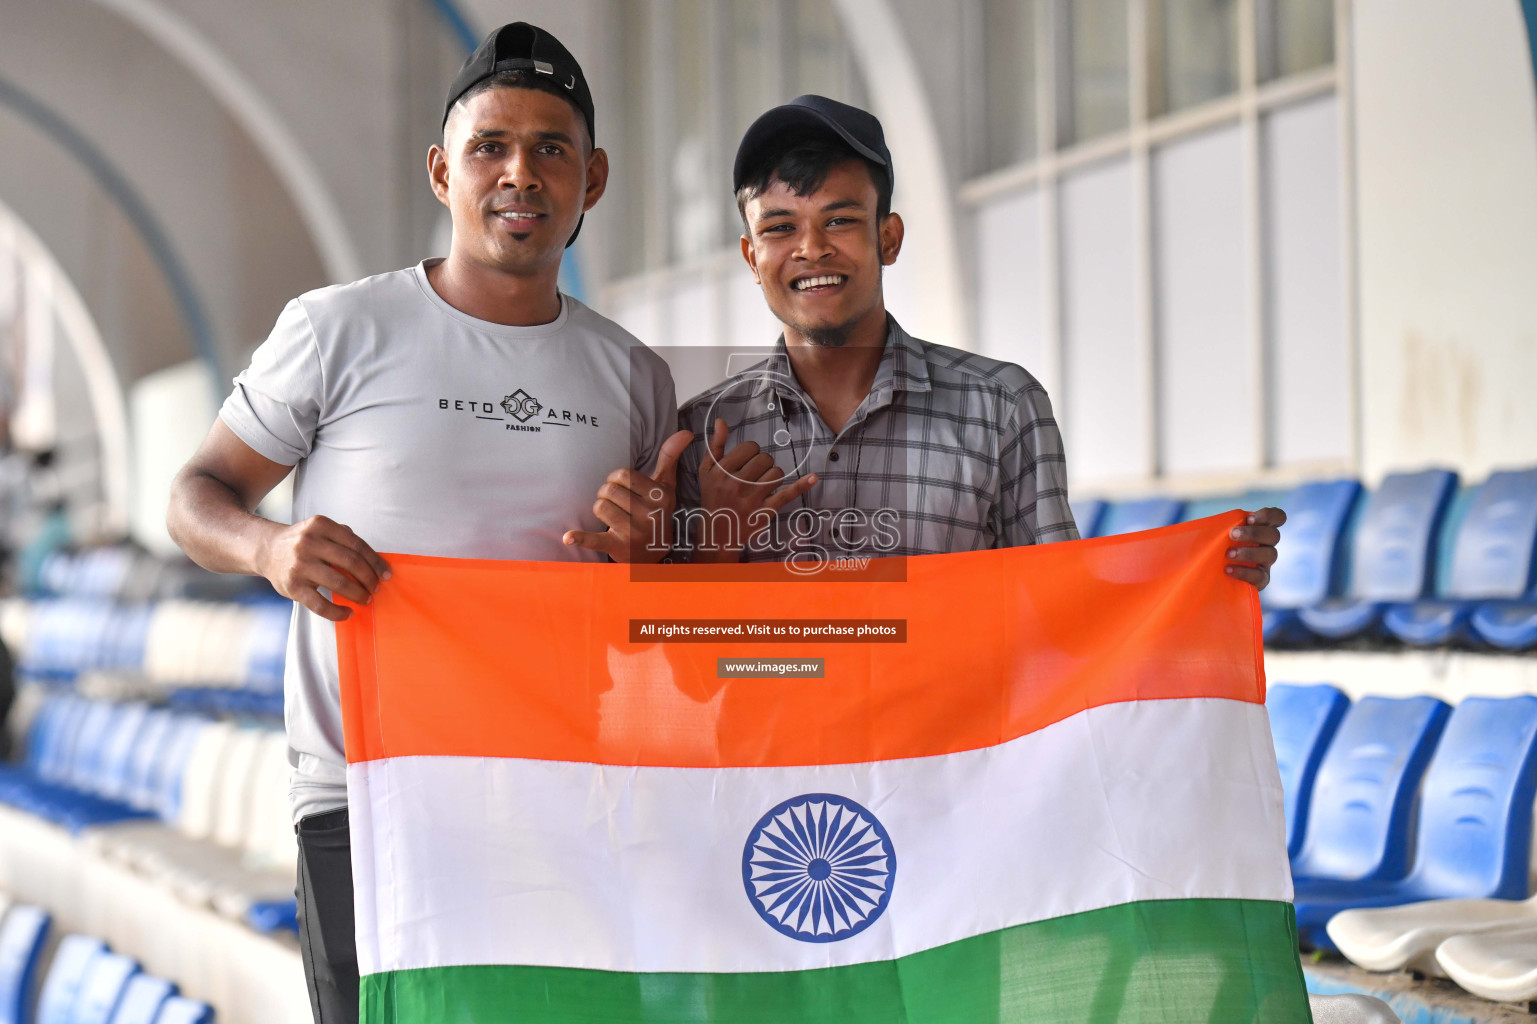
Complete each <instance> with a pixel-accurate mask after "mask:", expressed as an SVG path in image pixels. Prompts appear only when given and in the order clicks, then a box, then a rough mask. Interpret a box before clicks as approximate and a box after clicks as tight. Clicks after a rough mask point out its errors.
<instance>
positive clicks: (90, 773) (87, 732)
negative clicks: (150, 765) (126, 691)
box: [0, 697, 147, 832]
mask: <svg viewBox="0 0 1537 1024" xmlns="http://www.w3.org/2000/svg"><path fill="white" fill-rule="evenodd" d="M51 703H52V702H51ZM57 703H59V704H61V705H63V706H62V707H61V708H59V709H57V710H51V711H50V712H49V713H48V715H47V716H46V717H45V718H44V720H43V721H42V722H41V723H39V726H38V728H37V729H36V730H34V733H33V736H34V738H35V740H36V744H37V745H38V747H39V748H40V749H39V750H38V751H36V752H35V753H36V758H37V759H36V765H37V767H36V770H35V771H34V770H25V769H24V770H22V771H14V770H13V771H9V772H6V773H4V774H3V776H0V802H3V803H6V804H9V805H10V806H12V807H16V808H19V809H21V810H24V811H26V812H28V813H29V814H34V815H37V816H38V817H41V818H45V819H47V820H48V821H51V822H53V823H54V824H56V825H60V826H62V827H64V828H67V829H69V830H70V831H72V832H78V831H80V830H81V829H84V828H88V827H90V826H92V825H99V824H105V823H107V822H113V821H124V820H128V819H130V818H139V817H145V816H146V814H147V812H144V811H139V810H135V809H134V808H133V807H130V806H129V805H128V804H126V803H123V802H121V801H119V800H114V799H108V798H107V797H105V796H102V795H100V792H99V789H100V787H102V786H103V785H105V784H108V781H109V780H108V776H109V774H111V773H112V772H116V773H118V774H119V775H121V774H123V773H124V772H126V754H127V751H126V749H120V748H118V747H116V746H114V740H115V739H116V736H117V732H118V730H119V729H136V728H137V726H138V725H140V724H142V720H143V714H144V710H145V709H144V707H143V706H142V705H128V704H111V703H108V702H105V701H84V700H80V699H79V698H75V697H62V698H59V699H58V701H57ZM109 751H110V752H111V753H112V754H113V756H114V757H118V758H119V760H117V761H115V762H109V761H107V760H106V759H105V756H104V755H105V754H106V753H107V752H109ZM29 758H30V753H29ZM113 784H115V781H114V782H113Z"/></svg>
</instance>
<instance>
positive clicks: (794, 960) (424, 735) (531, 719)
mask: <svg viewBox="0 0 1537 1024" xmlns="http://www.w3.org/2000/svg"><path fill="white" fill-rule="evenodd" d="M1237 521H1238V514H1237V513H1233V514H1229V515H1227V516H1222V517H1216V518H1214V519H1208V520H1200V521H1197V522H1192V523H1186V524H1183V525H1180V526H1174V527H1170V528H1168V529H1165V530H1158V531H1154V532H1150V533H1144V534H1136V535H1131V536H1126V537H1111V538H1105V539H1101V540H1091V541H1084V542H1080V543H1074V544H1053V545H1049V546H1042V547H1036V548H1018V549H1012V550H1003V551H987V552H976V553H971V554H958V555H939V556H929V557H922V558H912V559H908V560H907V563H906V578H905V580H904V579H900V578H897V579H893V578H891V574H889V573H887V574H885V575H884V576H882V575H881V574H874V575H872V574H869V573H864V574H861V573H857V572H856V573H837V572H833V571H831V570H829V571H827V572H824V573H821V574H818V575H816V576H813V577H812V578H811V579H809V580H807V579H804V578H801V579H797V578H793V577H791V576H790V575H788V574H786V573H784V570H783V569H782V568H780V567H774V566H761V565H759V566H745V567H741V570H740V576H739V577H737V578H734V579H732V580H729V581H726V582H720V581H719V580H718V579H716V580H707V579H705V578H703V576H702V575H700V573H701V572H702V571H704V570H707V569H709V568H710V567H689V566H680V567H676V569H675V570H674V569H673V568H672V567H668V568H667V569H666V570H665V571H663V572H660V573H652V574H650V575H647V576H645V577H642V576H641V575H640V574H632V573H631V571H630V569H629V568H628V567H626V566H622V565H591V564H577V563H571V564H567V563H530V562H487V561H462V560H450V559H436V558H421V557H412V556H402V555H393V556H389V560H390V563H391V565H392V567H393V570H394V577H393V579H392V580H391V581H390V582H389V583H387V584H386V585H385V586H384V587H382V588H381V589H380V591H379V593H378V594H377V595H376V597H375V599H374V600H373V602H372V603H371V604H370V605H369V606H367V607H363V608H359V609H358V610H357V613H356V614H355V615H354V616H353V617H352V618H351V619H350V620H349V621H348V622H346V623H344V624H343V625H342V626H341V627H340V628H339V629H338V631H337V643H338V651H339V655H340V665H341V685H342V695H343V702H344V709H345V719H346V727H347V757H348V762H349V766H348V784H349V804H350V807H351V812H352V813H351V818H352V842H353V864H354V875H355V886H356V901H357V938H358V962H359V968H360V970H361V972H362V975H363V978H362V1019H363V1020H364V1021H365V1022H367V1024H381V1022H410V1024H416V1022H423V1024H425V1022H433V1024H470V1022H477V1024H488V1022H492V1021H519V1022H551V1024H554V1022H562V1024H565V1022H572V1024H574V1022H705V1021H719V1022H734V1024H735V1022H764V1024H768V1022H773V1024H784V1022H792V1021H793V1022H827V1024H865V1022H869V1024H900V1022H913V1024H917V1022H951V1021H953V1022H958V1024H959V1022H966V1024H973V1022H984V1021H986V1022H1021V1024H1024V1022H1030V1024H1047V1022H1058V1021H1060V1022H1064V1024H1066V1022H1072V1024H1082V1022H1085V1021H1092V1022H1100V1021H1106V1022H1108V1021H1159V1022H1180V1024H1188V1022H1194V1021H1202V1022H1212V1024H1237V1022H1244V1021H1263V1022H1297V1021H1307V1020H1309V1016H1308V1009H1307V1000H1306V995H1305V992H1304V989H1303V982H1302V974H1301V968H1300V966H1299V963H1298V958H1297V947H1296V944H1295V943H1296V939H1295V925H1294V920H1293V913H1292V907H1291V904H1290V902H1289V900H1290V898H1291V876H1290V872H1289V869H1288V865H1287V859H1286V847H1285V840H1284V832H1283V825H1282V809H1281V808H1282V803H1281V784H1280V780H1279V776H1278V773H1277V770H1276V764H1275V755H1274V752H1273V749H1272V745H1271V739H1270V732H1269V727H1268V722H1267V719H1266V715H1265V709H1264V706H1263V700H1264V677H1263V667H1262V659H1261V648H1260V644H1259V640H1258V620H1259V614H1258V602H1257V600H1256V597H1255V594H1254V591H1253V589H1252V588H1250V587H1248V586H1246V585H1245V584H1242V583H1239V582H1237V581H1235V580H1232V579H1230V578H1228V577H1227V576H1226V575H1225V574H1224V573H1223V572H1222V571H1221V564H1222V562H1223V551H1224V549H1225V548H1226V547H1227V545H1228V540H1227V531H1228V529H1229V528H1230V527H1232V526H1233V525H1234V524H1235V523H1236V522H1237ZM717 575H718V573H717ZM872 622H881V623H887V624H891V623H900V624H902V625H903V629H901V630H900V631H898V633H897V634H895V635H891V634H883V635H881V636H878V637H877V639H875V640H873V641H872V640H871V639H869V638H868V636H867V637H866V638H861V639H858V640H852V642H851V637H850V635H849V634H847V633H843V632H840V631H841V630H843V629H847V628H851V624H857V623H872ZM658 624H663V625H666V624H673V625H677V626H679V629H676V630H671V631H669V630H659V629H657V628H656V627H657V625H658ZM829 624H834V625H835V626H836V628H835V629H834V630H832V631H831V632H829V631H827V630H825V629H824V628H823V627H825V626H827V625H829ZM840 624H841V625H840ZM648 626H650V627H652V628H651V629H650V630H649V631H648V629H647V627H648ZM748 626H757V627H758V628H759V631H750V630H747V629H746V627H748ZM669 634H670V635H669ZM653 637H655V638H656V639H652V638H653ZM764 659H784V660H786V661H790V662H793V663H794V667H795V668H796V670H797V671H801V670H806V671H811V670H813V669H814V667H816V666H817V663H818V661H820V671H821V676H820V677H801V676H799V675H796V676H789V675H784V676H781V675H776V674H774V670H772V668H765V667H764V666H763V665H762V664H761V663H762V662H763V661H764ZM743 665H746V666H747V668H748V671H749V672H751V674H750V675H744V674H743V670H742V666H743Z"/></svg>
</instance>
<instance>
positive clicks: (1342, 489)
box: [1260, 480, 1361, 609]
mask: <svg viewBox="0 0 1537 1024" xmlns="http://www.w3.org/2000/svg"><path fill="white" fill-rule="evenodd" d="M1360 495H1361V484H1360V482H1359V481H1356V480H1327V481H1315V482H1313V483H1306V484H1302V485H1301V486H1299V487H1297V488H1295V489H1293V490H1292V491H1291V493H1289V494H1288V495H1287V496H1286V497H1285V498H1284V499H1283V504H1282V506H1281V507H1282V508H1284V509H1285V510H1286V526H1285V527H1284V529H1283V533H1282V538H1281V545H1280V552H1279V553H1280V557H1279V558H1278V559H1277V560H1276V564H1275V567H1274V568H1273V569H1271V571H1270V585H1269V586H1268V587H1266V588H1265V589H1264V590H1263V591H1261V594H1260V596H1261V598H1262V599H1263V602H1264V604H1265V607H1266V608H1275V609H1290V608H1306V607H1308V606H1309V605H1315V604H1318V603H1319V602H1320V601H1322V600H1324V598H1326V597H1330V596H1335V595H1338V594H1341V593H1343V591H1344V584H1345V581H1346V569H1345V566H1346V562H1345V559H1344V558H1343V557H1342V555H1341V553H1342V552H1343V551H1344V550H1345V540H1346V536H1347V527H1348V526H1349V525H1350V523H1351V514H1352V512H1354V511H1355V509H1356V506H1357V504H1358V502H1357V499H1358V498H1359V497H1360Z"/></svg>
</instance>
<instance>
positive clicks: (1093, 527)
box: [1068, 498, 1109, 537]
mask: <svg viewBox="0 0 1537 1024" xmlns="http://www.w3.org/2000/svg"><path fill="white" fill-rule="evenodd" d="M1068 504H1069V505H1070V506H1071V507H1072V510H1073V522H1075V523H1077V524H1078V536H1080V537H1098V536H1099V524H1100V522H1101V521H1102V520H1103V519H1104V518H1105V509H1106V508H1107V507H1109V503H1108V502H1103V501H1100V500H1099V499H1098V498H1085V499H1077V498H1074V499H1070V500H1069V502H1068Z"/></svg>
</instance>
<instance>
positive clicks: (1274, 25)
mask: <svg viewBox="0 0 1537 1024" xmlns="http://www.w3.org/2000/svg"><path fill="white" fill-rule="evenodd" d="M1261 9H1262V10H1263V11H1264V12H1265V14H1264V15H1262V17H1267V21H1268V24H1266V25H1265V26H1264V28H1265V29H1266V31H1265V32H1263V33H1262V34H1261V37H1260V38H1261V40H1262V41H1263V44H1264V45H1262V46H1261V52H1260V77H1261V78H1264V79H1271V78H1279V77H1280V76H1282V75H1294V74H1296V73H1297V72H1299V71H1308V70H1311V69H1312V68H1321V67H1324V66H1325V65H1328V64H1332V63H1334V0H1268V2H1266V3H1265V4H1264V5H1263V6H1262V8H1261Z"/></svg>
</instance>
